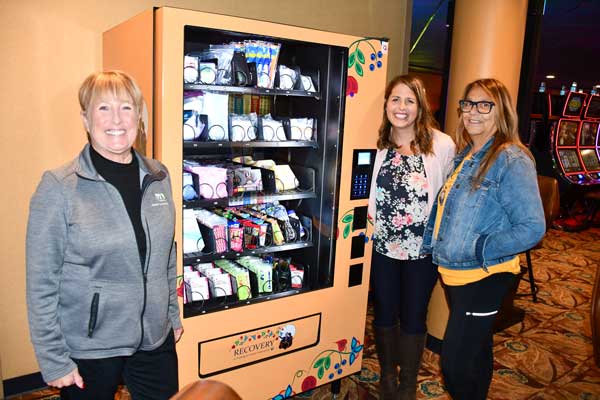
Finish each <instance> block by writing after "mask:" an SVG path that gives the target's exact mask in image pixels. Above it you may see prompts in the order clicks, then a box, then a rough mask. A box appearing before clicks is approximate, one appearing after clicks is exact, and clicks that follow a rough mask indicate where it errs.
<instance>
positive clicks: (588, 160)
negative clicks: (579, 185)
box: [581, 149, 600, 171]
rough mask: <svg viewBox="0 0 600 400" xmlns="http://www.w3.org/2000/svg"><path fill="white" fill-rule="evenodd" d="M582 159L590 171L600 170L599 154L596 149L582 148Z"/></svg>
mask: <svg viewBox="0 0 600 400" xmlns="http://www.w3.org/2000/svg"><path fill="white" fill-rule="evenodd" d="M581 159H582V160H583V164H584V165H585V169H587V170H588V171H598V170H600V161H599V160H598V154H596V150H595V149H583V150H581Z"/></svg>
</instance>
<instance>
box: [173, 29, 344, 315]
mask: <svg viewBox="0 0 600 400" xmlns="http://www.w3.org/2000/svg"><path fill="white" fill-rule="evenodd" d="M183 57H184V58H185V61H184V82H183V83H182V84H183V85H184V99H183V103H184V111H183V137H184V141H183V148H184V150H183V155H184V176H186V175H187V176H188V181H189V184H190V185H191V186H190V189H193V190H190V192H189V193H190V194H191V195H192V196H193V194H194V193H197V195H198V196H197V198H190V199H188V200H187V201H185V202H184V209H185V210H184V214H185V213H186V212H187V213H188V215H189V217H190V223H189V224H187V225H186V224H185V223H184V227H183V229H184V237H190V238H191V239H192V240H190V241H189V243H190V244H191V246H190V247H188V248H185V243H184V266H185V267H184V268H186V270H187V271H188V272H189V275H190V277H192V283H194V282H196V284H197V285H199V286H200V285H202V283H198V282H199V280H198V277H199V278H200V279H202V278H207V279H206V282H205V285H206V286H207V289H205V290H203V291H202V292H203V293H205V294H208V296H205V295H202V296H198V295H197V296H195V293H194V292H198V290H195V289H193V287H192V286H193V284H189V285H186V289H187V290H188V294H189V296H188V297H186V300H189V301H186V302H185V305H184V317H192V316H195V315H200V314H204V313H206V312H213V311H219V310H224V309H228V308H230V307H235V306H241V305H246V304H251V303H255V302H260V301H264V300H271V299H275V298H280V297H283V296H289V295H293V294H297V293H301V292H307V291H311V290H315V289H321V288H325V287H330V286H331V285H332V284H333V273H334V271H333V265H332V259H333V258H334V246H333V243H334V242H333V241H332V240H331V237H333V236H334V235H335V234H334V231H333V229H334V227H335V215H334V214H335V210H334V209H333V207H331V204H335V203H336V199H335V198H334V197H335V193H336V190H335V187H336V186H338V185H339V182H337V179H339V178H338V176H337V174H335V173H333V174H332V173H331V172H332V171H333V172H334V171H338V170H339V163H340V162H341V158H340V154H339V151H340V150H341V146H339V143H340V142H341V140H342V135H341V132H340V134H339V135H338V134H336V135H331V134H329V132H328V131H326V130H325V129H324V128H325V127H329V128H330V129H331V127H334V126H339V125H340V121H339V119H340V117H341V115H342V114H341V113H342V110H341V109H340V107H339V106H337V107H335V106H334V102H335V101H337V100H336V99H339V98H340V97H342V98H343V96H340V94H341V93H342V88H343V82H345V80H346V77H345V76H344V72H345V71H346V69H345V68H342V66H343V65H344V63H345V61H344V60H345V59H346V57H347V49H346V48H337V47H334V46H329V45H324V44H317V43H307V42H301V41H296V40H289V39H282V38H276V37H267V36H260V35H249V34H244V33H240V32H232V31H226V30H219V29H208V28H203V27H197V26H186V27H185V30H184V54H183ZM236 59H237V60H238V61H239V62H236ZM186 71H187V74H186ZM324 82H326V88H325V90H322V89H323V87H322V86H323V84H324ZM336 133H337V130H336ZM184 179H185V178H184ZM184 194H185V193H184ZM184 220H185V215H184ZM192 236H193V237H192ZM273 265H275V267H274V268H272V266H273ZM184 272H185V271H184Z"/></svg>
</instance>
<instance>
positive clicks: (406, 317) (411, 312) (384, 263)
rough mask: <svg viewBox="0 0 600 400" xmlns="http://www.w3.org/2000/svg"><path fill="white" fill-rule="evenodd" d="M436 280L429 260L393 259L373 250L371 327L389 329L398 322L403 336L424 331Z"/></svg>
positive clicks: (427, 258) (435, 271) (434, 269)
mask: <svg viewBox="0 0 600 400" xmlns="http://www.w3.org/2000/svg"><path fill="white" fill-rule="evenodd" d="M437 278H438V273H437V267H436V266H435V265H433V264H432V263H431V257H426V258H423V259H420V260H396V259H394V258H390V257H387V256H384V255H383V254H380V253H378V252H376V251H373V258H372V261H371V288H372V289H373V296H374V297H373V300H374V306H375V310H374V311H375V315H374V320H373V325H375V326H377V327H380V328H389V327H391V326H394V325H395V324H396V323H397V321H398V320H399V321H400V328H401V329H402V332H404V333H407V334H412V335H414V334H423V333H425V332H427V326H426V322H427V306H428V305H429V298H430V297H431V292H432V291H433V287H434V286H435V283H436V282H437Z"/></svg>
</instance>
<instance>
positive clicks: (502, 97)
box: [456, 78, 533, 188]
mask: <svg viewBox="0 0 600 400" xmlns="http://www.w3.org/2000/svg"><path fill="white" fill-rule="evenodd" d="M476 87H478V88H480V89H482V90H483V91H484V92H486V93H487V94H488V95H489V96H490V97H491V98H492V101H493V102H494V107H495V108H496V112H495V114H494V119H495V121H494V122H495V123H496V132H495V133H494V143H493V144H492V147H491V148H490V149H489V151H488V152H487V154H486V155H485V157H483V159H482V160H481V165H480V166H479V170H478V171H477V174H476V175H475V177H474V178H473V182H472V184H473V188H477V187H479V185H480V184H481V181H482V180H483V177H484V176H485V174H486V173H487V171H488V170H489V169H490V167H491V166H492V164H493V163H494V161H495V160H496V158H498V155H499V154H500V153H501V152H502V150H503V149H505V148H506V147H508V146H510V145H515V146H518V147H520V148H521V149H522V150H523V152H524V153H525V154H527V155H528V156H529V157H530V158H531V159H532V160H533V156H532V155H531V153H530V152H529V150H528V149H527V148H526V147H525V146H524V145H523V143H522V142H521V139H520V138H519V120H518V117H517V111H516V110H515V108H514V106H513V102H512V99H511V97H510V93H509V92H508V89H507V88H506V86H504V84H503V83H502V82H500V81H499V80H497V79H494V78H486V79H478V80H476V81H473V82H471V83H469V84H468V85H467V87H465V91H464V93H463V97H462V98H463V99H466V98H467V96H468V94H469V92H470V91H471V90H472V89H473V88H476ZM457 110H458V115H459V118H458V127H457V128H456V147H457V152H461V151H463V150H464V149H465V148H467V147H468V146H471V145H472V144H473V140H472V139H471V135H469V133H468V132H467V130H466V129H465V124H464V122H463V119H462V115H461V114H462V112H461V111H460V107H459V108H458V109H457Z"/></svg>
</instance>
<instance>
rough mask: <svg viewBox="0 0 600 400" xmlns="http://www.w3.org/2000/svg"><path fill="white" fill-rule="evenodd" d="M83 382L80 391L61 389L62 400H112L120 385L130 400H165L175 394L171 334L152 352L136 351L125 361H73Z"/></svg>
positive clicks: (175, 379)
mask: <svg viewBox="0 0 600 400" xmlns="http://www.w3.org/2000/svg"><path fill="white" fill-rule="evenodd" d="M73 361H75V363H76V364H77V368H78V369H79V374H80V375H81V377H82V378H83V383H84V389H79V388H78V387H77V386H76V385H71V386H69V387H66V388H63V389H62V390H61V392H60V398H61V399H66V400H84V399H85V400H113V399H114V396H115V392H116V391H117V386H118V385H119V384H120V383H121V382H124V383H125V384H126V385H127V390H129V393H130V394H131V397H132V399H134V400H147V399H152V400H154V399H156V400H166V399H169V398H170V397H171V396H173V395H174V394H175V393H177V391H178V390H179V378H178V374H177V353H176V352H175V339H174V336H173V332H172V331H171V333H170V334H169V336H168V337H167V339H166V340H165V342H164V343H163V344H162V345H161V346H160V347H158V348H156V349H155V350H151V351H137V352H136V353H134V354H133V355H131V356H128V357H111V358H101V359H93V360H82V359H73Z"/></svg>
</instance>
